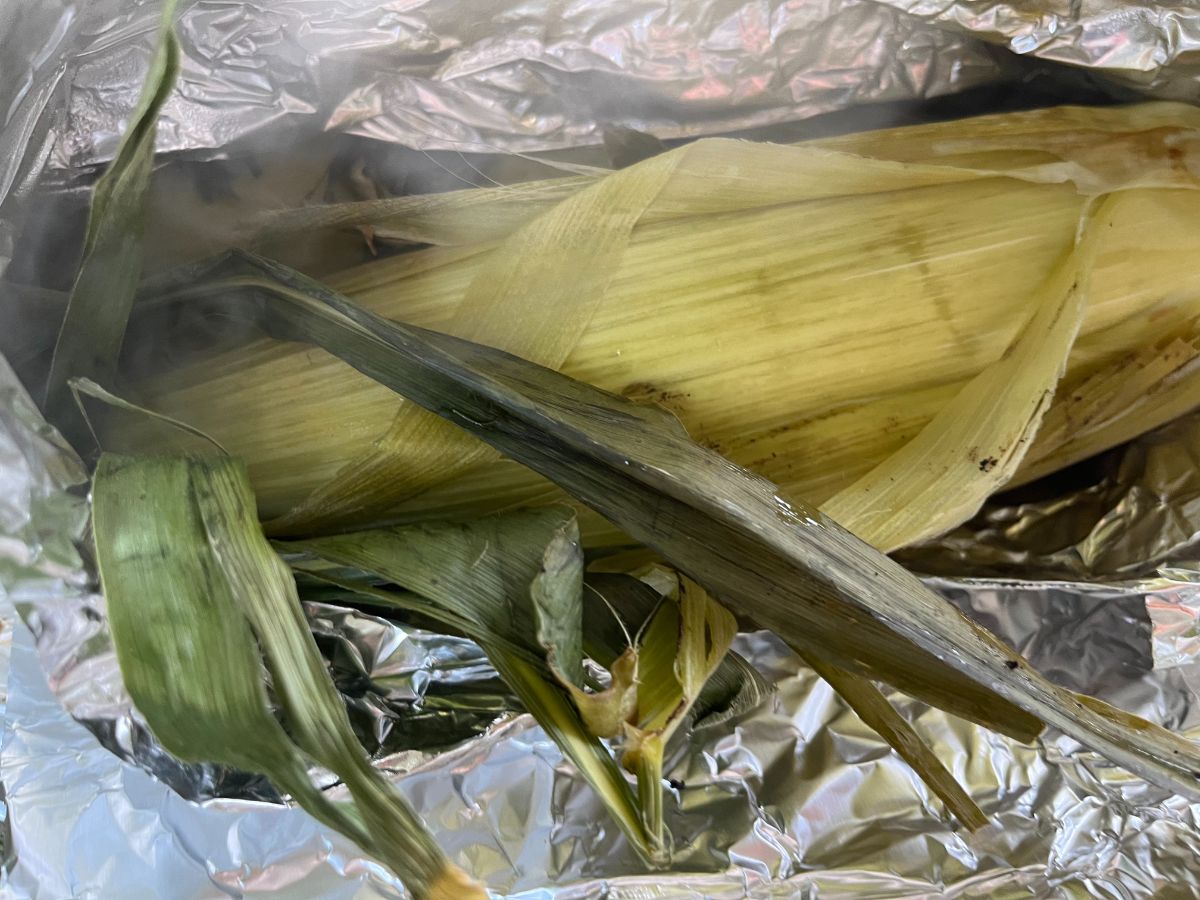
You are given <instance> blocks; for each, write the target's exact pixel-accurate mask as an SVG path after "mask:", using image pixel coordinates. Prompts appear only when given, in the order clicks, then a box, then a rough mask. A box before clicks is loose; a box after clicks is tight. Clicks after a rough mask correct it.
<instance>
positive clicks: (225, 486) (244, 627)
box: [92, 455, 486, 900]
mask: <svg viewBox="0 0 1200 900" xmlns="http://www.w3.org/2000/svg"><path fill="white" fill-rule="evenodd" d="M92 490H93V504H94V521H93V531H94V534H95V541H96V558H97V562H98V565H99V569H100V576H101V583H102V585H103V588H104V593H105V598H106V602H107V608H108V616H109V623H110V626H111V628H112V632H113V643H114V646H115V647H116V650H117V657H118V660H119V662H120V665H121V673H122V676H123V679H124V682H125V685H126V686H127V688H128V689H129V693H130V696H131V697H132V698H133V700H134V702H135V703H136V704H137V706H138V709H139V710H140V711H141V713H142V714H143V715H144V716H145V717H146V721H147V723H148V724H149V725H150V727H151V729H153V731H154V734H155V735H156V736H157V738H158V739H159V740H160V741H162V743H163V746H165V747H166V748H167V749H168V750H170V751H171V752H172V753H174V754H175V755H176V756H178V757H180V758H181V759H184V760H195V761H206V762H218V763H224V764H227V765H232V766H237V767H239V768H242V769H246V770H248V771H254V772H261V773H263V774H265V775H267V776H268V777H270V778H271V779H272V780H273V781H274V782H275V783H276V784H277V785H278V786H279V787H280V788H281V789H282V790H284V791H286V792H288V793H290V794H291V795H292V797H293V798H294V799H295V800H296V801H297V802H298V803H299V804H300V805H301V806H303V807H304V808H305V809H307V810H308V811H309V812H310V813H312V814H313V815H314V816H316V817H317V818H318V819H320V820H321V821H322V822H324V823H325V824H327V825H329V826H331V827H332V828H335V829H336V830H338V831H340V832H342V833H343V834H345V835H346V836H347V837H349V838H351V839H352V840H354V841H356V842H357V843H359V844H360V845H361V846H362V847H363V848H364V849H365V850H367V851H368V852H370V853H371V854H372V855H374V856H376V857H377V858H378V859H380V860H381V861H383V862H385V863H386V864H387V865H388V866H389V867H390V868H391V869H392V870H393V871H394V872H395V873H396V874H397V875H398V876H400V878H402V879H403V880H404V882H405V884H406V885H407V886H408V887H409V889H410V890H411V891H412V892H413V894H414V896H416V897H419V898H430V900H441V898H444V900H448V898H451V897H455V898H457V897H462V898H474V897H483V896H486V892H485V891H484V890H483V889H482V888H481V887H479V886H478V885H476V884H475V883H473V882H472V881H471V880H470V879H469V878H467V877H466V876H465V875H464V874H463V873H462V872H461V870H459V869H458V868H457V867H455V866H454V865H452V864H451V863H450V862H449V861H448V860H447V859H446V858H445V856H444V854H443V853H442V852H441V850H439V849H438V847H437V844H436V843H435V842H434V841H433V839H432V837H430V835H429V834H428V833H427V832H426V831H425V828H424V826H423V825H422V823H421V821H420V819H419V818H418V817H417V816H416V814H415V813H414V812H413V811H412V810H411V808H410V807H409V806H408V804H407V802H406V801H405V800H404V798H403V797H402V796H401V795H400V794H399V793H398V792H397V791H396V790H395V788H393V787H392V786H391V785H390V784H389V783H388V782H387V780H386V779H385V778H384V777H383V776H382V775H381V774H380V773H378V772H377V771H376V770H375V769H374V768H373V767H372V766H371V763H370V760H369V759H368V758H367V756H366V753H365V752H364V751H363V749H362V747H361V746H359V745H358V743H357V741H356V740H355V738H354V734H353V731H352V730H351V728H350V722H349V719H348V718H347V717H346V709H345V707H344V705H343V704H342V701H341V699H340V698H339V697H338V694H337V691H336V690H335V688H334V686H333V682H332V680H330V677H329V674H328V672H327V671H326V669H325V665H324V662H323V661H322V659H321V656H320V654H319V653H318V651H317V647H316V643H315V642H314V640H313V637H312V635H311V633H310V632H309V630H308V625H307V622H306V621H305V619H304V614H303V612H302V611H301V609H300V603H299V601H298V600H297V598H296V588H295V584H294V583H293V581H292V578H291V574H290V572H289V571H288V569H287V567H286V566H285V565H284V564H283V563H282V561H281V560H280V559H279V558H278V557H277V556H276V555H275V554H274V552H273V551H272V550H271V548H270V546H269V545H268V544H267V542H266V540H265V539H264V538H263V535H262V532H261V530H260V528H259V525H258V522H257V519H256V518H255V516H254V508H253V496H252V495H251V493H250V491H249V486H248V482H247V479H246V475H245V470H244V468H243V467H241V466H239V465H238V464H237V463H235V462H233V461H232V460H229V459H228V458H221V457H214V458H208V459H198V458H186V457H157V458H147V459H142V460H137V459H131V458H120V457H113V456H111V455H106V456H103V457H101V460H100V463H99V466H98V468H97V471H96V475H95V479H94V482H93V486H92ZM260 646H261V654H262V656H261V657H260ZM263 657H265V662H266V664H267V667H268V668H269V669H270V672H271V676H272V685H273V688H274V692H273V695H274V697H275V699H276V700H277V701H278V703H279V704H280V705H281V707H282V709H283V711H284V714H285V717H286V722H287V725H288V731H286V732H285V730H284V728H283V727H282V726H281V725H280V723H279V721H278V720H276V718H275V717H274V716H273V715H272V714H271V712H270V705H269V701H268V695H267V690H266V686H265V684H264V681H263V677H262V668H263V662H264V659H263ZM310 758H311V759H312V760H315V761H317V762H319V763H320V764H321V765H323V766H325V767H326V768H328V769H330V770H332V771H333V772H335V773H336V774H337V775H338V777H339V778H341V779H342V780H343V781H344V782H345V784H346V786H347V787H348V788H349V790H350V794H351V796H352V798H353V802H352V803H350V804H340V803H333V802H331V801H329V800H328V799H326V797H325V795H324V794H323V793H322V792H321V791H320V790H318V789H317V788H316V786H314V785H313V784H312V783H311V782H310V780H309V776H308V772H307V766H308V759H310Z"/></svg>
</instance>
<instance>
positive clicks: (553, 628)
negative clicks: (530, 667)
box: [529, 529, 638, 738]
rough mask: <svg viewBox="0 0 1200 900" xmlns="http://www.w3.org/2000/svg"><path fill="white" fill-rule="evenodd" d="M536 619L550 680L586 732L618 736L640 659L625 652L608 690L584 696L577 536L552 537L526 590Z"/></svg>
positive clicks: (633, 696) (632, 700)
mask: <svg viewBox="0 0 1200 900" xmlns="http://www.w3.org/2000/svg"><path fill="white" fill-rule="evenodd" d="M529 593H530V596H531V598H532V600H533V610H534V616H535V618H536V619H537V640H538V643H539V644H541V646H542V647H543V648H544V649H545V652H546V662H547V664H548V665H549V666H550V670H551V671H552V672H553V673H554V677H555V678H556V679H558V682H559V684H561V685H562V686H563V687H564V688H565V689H566V690H567V692H568V693H569V694H570V695H571V698H572V700H573V701H574V703H575V707H576V709H578V710H579V715H580V717H581V718H582V719H583V721H584V724H585V725H587V728H588V731H590V732H591V733H592V734H593V735H595V736H596V737H600V738H611V737H615V736H616V735H618V734H619V733H620V731H621V726H622V724H623V723H624V722H625V721H626V720H627V719H628V718H629V717H630V716H631V715H632V714H633V711H634V709H635V708H636V706H637V691H636V689H635V687H634V684H635V682H636V680H637V672H638V654H637V652H636V651H635V650H634V648H632V647H629V648H627V649H626V650H625V651H624V652H622V653H621V655H620V656H618V657H617V658H616V659H615V660H614V661H613V662H612V664H611V666H610V667H609V674H610V675H611V676H612V682H611V684H610V685H609V686H608V687H607V688H605V689H604V690H602V691H598V692H595V693H592V692H590V691H586V690H584V672H583V554H582V552H581V551H580V548H579V544H578V532H577V531H576V532H575V533H574V535H573V536H569V535H567V534H565V533H564V532H563V531H562V530H561V529H560V530H559V531H558V532H557V533H555V535H554V537H553V538H552V539H551V541H550V543H549V545H548V546H547V547H546V552H545V554H543V557H542V570H541V572H539V573H538V574H537V575H536V576H535V577H534V579H533V583H532V584H531V585H530V589H529Z"/></svg>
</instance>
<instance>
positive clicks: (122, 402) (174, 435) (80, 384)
mask: <svg viewBox="0 0 1200 900" xmlns="http://www.w3.org/2000/svg"><path fill="white" fill-rule="evenodd" d="M67 385H68V386H69V387H70V389H71V393H72V394H74V396H75V402H76V404H77V405H78V406H79V411H80V413H81V414H82V416H83V418H84V421H85V422H86V423H87V426H88V429H89V431H91V432H92V434H93V435H95V430H94V429H92V427H91V420H90V418H89V417H88V414H87V409H86V408H85V407H84V404H83V397H91V398H93V399H94V400H99V401H101V402H103V403H106V404H108V406H109V407H111V408H112V409H114V410H120V411H122V412H125V413H130V414H132V415H134V416H137V417H139V418H141V419H144V420H145V419H149V420H152V421H154V422H157V423H159V424H161V425H163V426H164V428H163V429H162V438H161V442H162V446H163V449H167V450H172V451H179V452H188V451H195V450H197V449H203V450H216V451H218V452H219V453H223V454H225V455H226V456H228V455H229V451H228V450H226V449H225V448H224V447H222V446H221V444H220V443H219V442H218V441H217V439H216V438H214V437H212V436H211V435H208V434H205V433H204V432H203V431H201V430H200V429H199V428H193V427H192V426H191V425H189V424H188V423H187V422H181V421H180V420H179V419H173V418H171V417H170V416H167V415H163V414H162V413H159V412H155V411H154V410H152V409H147V408H146V407H144V406H138V405H137V404H136V403H133V402H131V401H129V400H126V399H125V398H124V397H119V396H117V395H116V394H114V393H113V392H112V391H110V390H108V389H107V388H104V387H101V386H100V385H98V384H96V382H94V381H92V379H90V378H71V379H68V381H67ZM184 435H186V436H187V437H186V438H185V437H183V436H184ZM197 443H200V444H201V445H202V446H201V447H200V448H197V446H196V444H197ZM96 444H97V446H103V444H102V443H101V441H100V440H99V438H97V440H96ZM106 449H110V448H106Z"/></svg>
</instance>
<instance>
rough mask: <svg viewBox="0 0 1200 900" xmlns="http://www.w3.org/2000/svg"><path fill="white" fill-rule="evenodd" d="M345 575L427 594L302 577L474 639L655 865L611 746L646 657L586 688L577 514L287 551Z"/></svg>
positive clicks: (423, 529) (412, 530) (337, 540)
mask: <svg viewBox="0 0 1200 900" xmlns="http://www.w3.org/2000/svg"><path fill="white" fill-rule="evenodd" d="M277 546H279V547H281V548H286V550H287V551H288V552H300V553H304V554H308V555H309V556H312V557H316V558H318V559H320V560H324V561H326V562H331V563H334V564H336V565H338V566H349V567H352V568H355V569H359V570H361V571H363V572H367V573H370V574H372V575H375V576H378V577H379V578H382V579H384V580H385V581H387V582H390V583H392V584H395V585H398V586H400V587H402V588H404V589H405V590H407V591H412V592H413V593H414V594H416V595H418V597H419V600H420V603H419V605H418V604H414V603H413V602H412V600H411V599H404V598H405V597H406V596H407V595H402V594H400V593H399V592H396V591H390V590H387V589H381V588H371V587H366V586H362V585H361V584H360V583H358V582H347V581H345V580H344V579H338V578H337V577H336V576H331V575H328V574H326V573H322V572H321V571H320V568H319V567H313V566H311V565H306V564H305V563H304V562H303V561H301V562H299V563H298V566H299V567H300V569H301V570H302V571H305V572H307V573H309V574H313V575H315V576H316V577H319V578H324V579H325V580H327V581H329V582H330V583H335V584H337V583H341V584H344V585H347V586H350V585H357V586H356V587H353V588H351V589H354V590H357V591H359V592H360V593H363V594H364V595H365V596H369V597H372V598H376V599H378V600H380V602H385V603H386V602H388V599H389V598H391V599H393V600H394V601H395V602H396V603H397V605H399V604H401V603H407V604H408V608H410V609H414V608H417V609H418V611H421V612H424V613H426V614H428V615H430V616H432V617H433V618H435V619H439V620H441V621H444V622H445V623H446V624H448V625H450V626H452V627H458V628H462V629H463V630H465V631H466V633H467V634H469V635H470V636H471V637H472V638H474V639H475V640H476V641H477V642H478V643H479V644H480V646H481V647H483V649H484V651H485V652H486V653H487V655H488V658H489V659H491V660H492V663H493V665H495V666H496V670H497V671H498V672H499V673H500V674H501V676H502V677H503V678H504V679H505V681H506V682H507V683H508V684H509V686H510V687H511V688H512V690H513V691H514V692H515V693H516V694H517V697H518V698H519V699H520V700H521V702H522V704H523V705H524V706H525V708H526V710H527V711H529V712H530V713H531V714H532V715H533V716H534V717H535V718H536V719H537V720H538V722H539V724H541V725H542V726H543V727H544V728H546V730H547V731H548V732H549V733H550V735H551V737H553V738H554V740H555V741H556V742H557V743H558V744H559V746H560V747H561V748H562V749H563V751H564V753H566V755H567V756H568V758H570V759H571V761H572V762H574V763H575V765H576V766H577V767H578V768H579V770H580V772H581V773H583V775H584V777H585V778H586V779H587V781H588V783H589V784H590V785H591V786H592V788H593V789H594V790H595V791H596V792H597V794H598V795H599V796H600V798H601V799H602V800H603V801H604V803H605V806H606V807H607V808H608V810H609V811H610V813H611V814H612V815H613V817H614V818H615V819H616V821H617V824H618V825H619V826H620V828H621V829H622V831H623V832H624V833H625V834H626V836H627V837H628V838H629V839H630V841H631V843H632V844H633V845H634V847H635V848H636V849H637V850H638V851H639V852H640V853H641V854H642V855H643V856H644V857H645V858H646V859H647V860H648V861H650V862H658V861H659V859H660V847H659V844H658V843H657V842H655V841H651V840H650V838H649V836H648V835H647V832H646V829H645V828H644V827H643V825H642V822H641V817H640V815H639V813H638V810H637V806H636V803H635V800H634V796H633V793H632V791H631V790H630V788H629V785H628V784H627V783H626V781H625V779H624V776H623V775H622V774H621V771H620V768H619V767H618V766H617V764H616V762H615V761H614V760H613V758H612V757H611V756H610V755H609V753H608V750H607V749H606V748H605V747H604V745H603V744H602V743H601V742H600V738H601V737H605V736H610V735H612V734H616V733H617V732H618V731H619V727H620V724H621V723H622V722H623V721H624V719H625V718H626V717H627V716H628V715H629V711H630V708H631V707H632V704H633V701H634V699H635V697H636V694H635V691H634V689H633V682H634V677H635V674H636V659H637V657H636V656H635V655H633V654H630V653H625V654H620V655H619V656H618V657H617V658H616V660H615V662H614V663H613V666H612V676H613V677H612V686H611V687H610V688H609V689H607V690H605V691H603V692H600V693H589V692H588V691H586V690H585V689H584V672H583V650H582V648H583V641H582V632H581V629H582V624H583V608H582V589H583V554H582V551H581V549H580V547H579V543H578V529H577V527H576V524H575V516H574V513H573V512H572V511H571V510H570V509H567V508H555V507H551V508H548V509H541V510H533V511H529V512H522V513H516V514H511V515H505V516H490V517H486V518H483V519H478V520H474V521H471V522H461V523H459V522H444V523H428V524H420V525H410V526H402V527H396V528H385V529H374V530H371V531H364V532H357V533H351V534H345V535H332V536H329V537H323V538H312V539H308V540H300V541H288V542H279V543H278V545H277Z"/></svg>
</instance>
